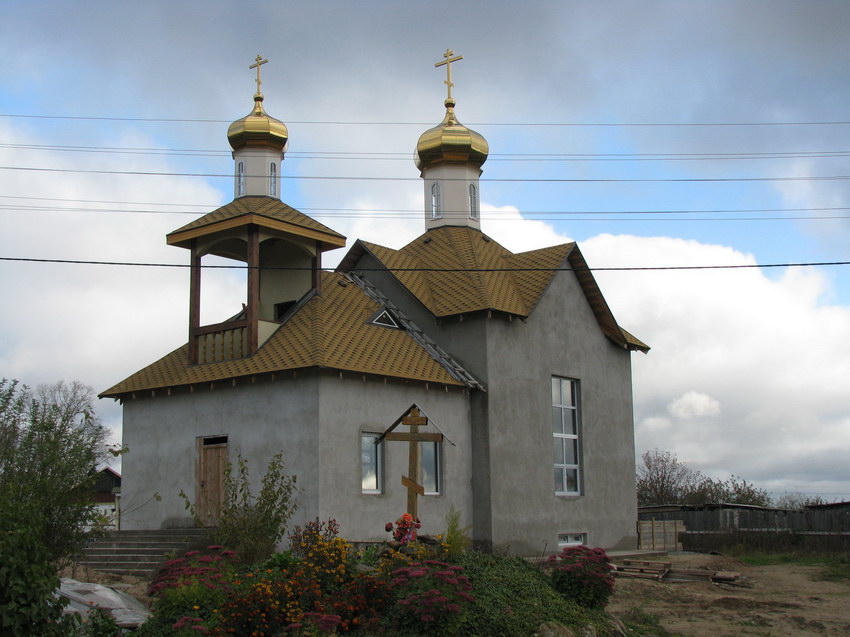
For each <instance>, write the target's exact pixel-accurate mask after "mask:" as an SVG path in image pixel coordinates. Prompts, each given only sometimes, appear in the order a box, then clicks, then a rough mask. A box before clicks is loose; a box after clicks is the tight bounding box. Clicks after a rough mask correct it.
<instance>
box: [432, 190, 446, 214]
mask: <svg viewBox="0 0 850 637" xmlns="http://www.w3.org/2000/svg"><path fill="white" fill-rule="evenodd" d="M442 216H443V201H442V197H441V196H440V182H439V181H435V182H434V183H433V184H431V218H432V219H440V218H441V217H442Z"/></svg>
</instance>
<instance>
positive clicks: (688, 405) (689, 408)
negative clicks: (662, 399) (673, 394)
mask: <svg viewBox="0 0 850 637" xmlns="http://www.w3.org/2000/svg"><path fill="white" fill-rule="evenodd" d="M667 411H668V412H669V413H670V415H671V416H673V417H675V418H678V419H680V420H692V419H694V418H701V417H704V416H717V415H719V414H720V401H718V400H717V399H715V398H712V397H711V396H709V395H708V394H704V393H702V392H698V391H688V392H685V393H684V394H682V395H681V396H679V397H678V398H676V399H675V400H673V401H672V402H670V403H669V404H668V405H667Z"/></svg>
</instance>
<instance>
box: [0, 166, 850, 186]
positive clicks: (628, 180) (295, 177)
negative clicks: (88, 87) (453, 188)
mask: <svg viewBox="0 0 850 637" xmlns="http://www.w3.org/2000/svg"><path fill="white" fill-rule="evenodd" d="M0 170H22V171H29V172H58V173H78V174H94V175H133V176H148V177H216V178H227V179H233V175H232V174H231V173H176V172H167V171H144V170H93V169H81V168H38V167H34V166H0ZM246 177H263V178H265V177H267V176H266V175H246ZM280 178H281V179H287V180H311V181H417V182H418V181H421V180H422V179H421V177H374V176H368V175H357V176H341V175H280ZM849 179H850V175H825V176H807V177H802V176H801V177H647V178H614V177H607V178H558V177H540V178H536V177H535V178H526V177H490V178H484V179H481V180H480V181H484V182H507V183H723V182H730V183H732V182H763V181H846V180H849ZM443 181H466V179H443Z"/></svg>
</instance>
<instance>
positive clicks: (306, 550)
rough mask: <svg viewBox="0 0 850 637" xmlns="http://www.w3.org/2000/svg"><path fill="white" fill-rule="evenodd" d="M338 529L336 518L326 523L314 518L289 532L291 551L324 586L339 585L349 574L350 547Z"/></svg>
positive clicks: (328, 587) (332, 587)
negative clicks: (340, 535)
mask: <svg viewBox="0 0 850 637" xmlns="http://www.w3.org/2000/svg"><path fill="white" fill-rule="evenodd" d="M338 533H339V524H337V522H336V520H333V519H331V520H328V521H327V523H325V522H320V521H319V518H316V519H315V520H314V521H312V522H308V523H307V524H306V525H305V526H304V528H303V529H302V528H301V527H300V526H297V527H295V529H293V531H292V532H291V533H290V534H289V543H290V550H291V551H292V554H293V555H295V556H297V557H299V558H301V566H302V567H303V568H304V569H306V570H307V571H309V572H311V573H313V574H314V576H315V577H316V579H317V580H318V581H319V583H320V585H321V586H322V588H324V589H329V590H331V589H334V588H338V587H340V586H342V585H343V584H344V583H345V582H346V581H347V580H348V578H349V565H350V563H351V560H352V555H353V552H352V551H353V549H352V546H351V544H350V543H349V542H347V541H346V540H344V539H342V538H341V537H337V535H338Z"/></svg>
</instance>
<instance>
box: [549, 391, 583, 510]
mask: <svg viewBox="0 0 850 637" xmlns="http://www.w3.org/2000/svg"><path fill="white" fill-rule="evenodd" d="M579 435H580V420H579V396H578V381H577V380H570V379H568V378H558V377H553V378H552V436H553V443H554V448H555V493H557V494H562V495H578V494H579V493H581V448H580V445H579Z"/></svg>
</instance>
